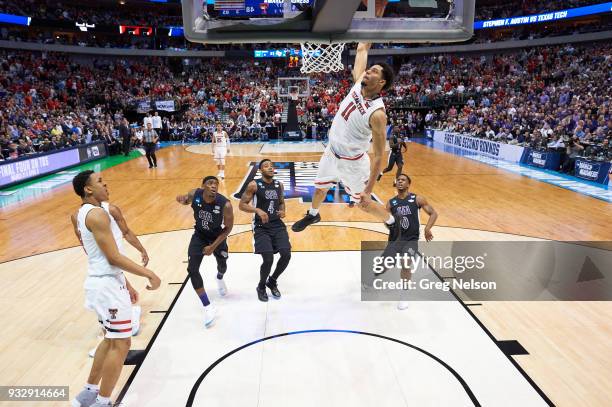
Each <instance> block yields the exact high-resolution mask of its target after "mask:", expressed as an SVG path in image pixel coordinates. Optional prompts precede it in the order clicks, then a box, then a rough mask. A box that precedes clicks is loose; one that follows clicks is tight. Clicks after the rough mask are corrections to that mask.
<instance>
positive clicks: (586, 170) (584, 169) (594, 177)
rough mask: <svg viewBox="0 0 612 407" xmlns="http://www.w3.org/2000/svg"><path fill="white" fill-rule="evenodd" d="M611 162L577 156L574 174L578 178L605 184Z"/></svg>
mask: <svg viewBox="0 0 612 407" xmlns="http://www.w3.org/2000/svg"><path fill="white" fill-rule="evenodd" d="M611 166H612V164H610V163H609V162H606V161H591V160H587V159H585V158H577V159H576V163H575V165H574V175H575V176H576V177H578V178H582V179H586V180H589V181H593V182H597V183H598V184H607V183H608V179H609V176H610V167H611Z"/></svg>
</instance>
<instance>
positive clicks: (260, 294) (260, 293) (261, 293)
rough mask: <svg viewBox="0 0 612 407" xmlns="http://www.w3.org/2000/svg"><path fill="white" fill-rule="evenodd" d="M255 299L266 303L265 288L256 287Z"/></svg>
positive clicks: (266, 294)
mask: <svg viewBox="0 0 612 407" xmlns="http://www.w3.org/2000/svg"><path fill="white" fill-rule="evenodd" d="M257 297H258V298H259V301H262V302H268V293H267V292H266V287H264V288H259V286H257Z"/></svg>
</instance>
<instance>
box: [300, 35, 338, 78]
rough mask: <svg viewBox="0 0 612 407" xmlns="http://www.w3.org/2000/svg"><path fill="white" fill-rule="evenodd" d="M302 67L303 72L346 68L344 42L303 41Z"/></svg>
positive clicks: (326, 71)
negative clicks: (320, 42) (343, 52)
mask: <svg viewBox="0 0 612 407" xmlns="http://www.w3.org/2000/svg"><path fill="white" fill-rule="evenodd" d="M301 45H302V68H301V69H300V71H301V72H302V73H303V74H309V73H314V72H325V73H329V72H338V71H341V70H343V69H344V65H343V64H342V51H344V45H345V44H344V43H338V44H317V43H312V42H303V43H302V44H301Z"/></svg>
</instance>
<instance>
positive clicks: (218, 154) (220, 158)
mask: <svg viewBox="0 0 612 407" xmlns="http://www.w3.org/2000/svg"><path fill="white" fill-rule="evenodd" d="M226 155H227V148H225V147H222V148H214V149H213V158H214V159H215V162H216V163H217V165H225V156H226Z"/></svg>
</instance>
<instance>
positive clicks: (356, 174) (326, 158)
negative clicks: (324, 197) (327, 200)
mask: <svg viewBox="0 0 612 407" xmlns="http://www.w3.org/2000/svg"><path fill="white" fill-rule="evenodd" d="M368 178H370V157H369V156H368V154H367V153H364V154H363V155H362V156H361V157H359V158H357V159H353V158H338V157H337V156H336V155H335V154H334V153H333V151H332V150H331V147H330V146H329V145H328V146H327V147H326V148H325V152H324V153H323V156H322V157H321V160H320V161H319V170H318V172H317V177H316V178H315V187H317V188H330V187H332V186H334V184H336V183H337V182H338V181H341V182H342V184H344V188H345V189H346V192H348V193H349V194H350V195H351V196H352V197H353V198H355V200H357V202H359V200H360V198H359V196H358V195H357V194H360V193H361V192H363V190H364V189H365V186H366V184H367V183H368Z"/></svg>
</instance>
